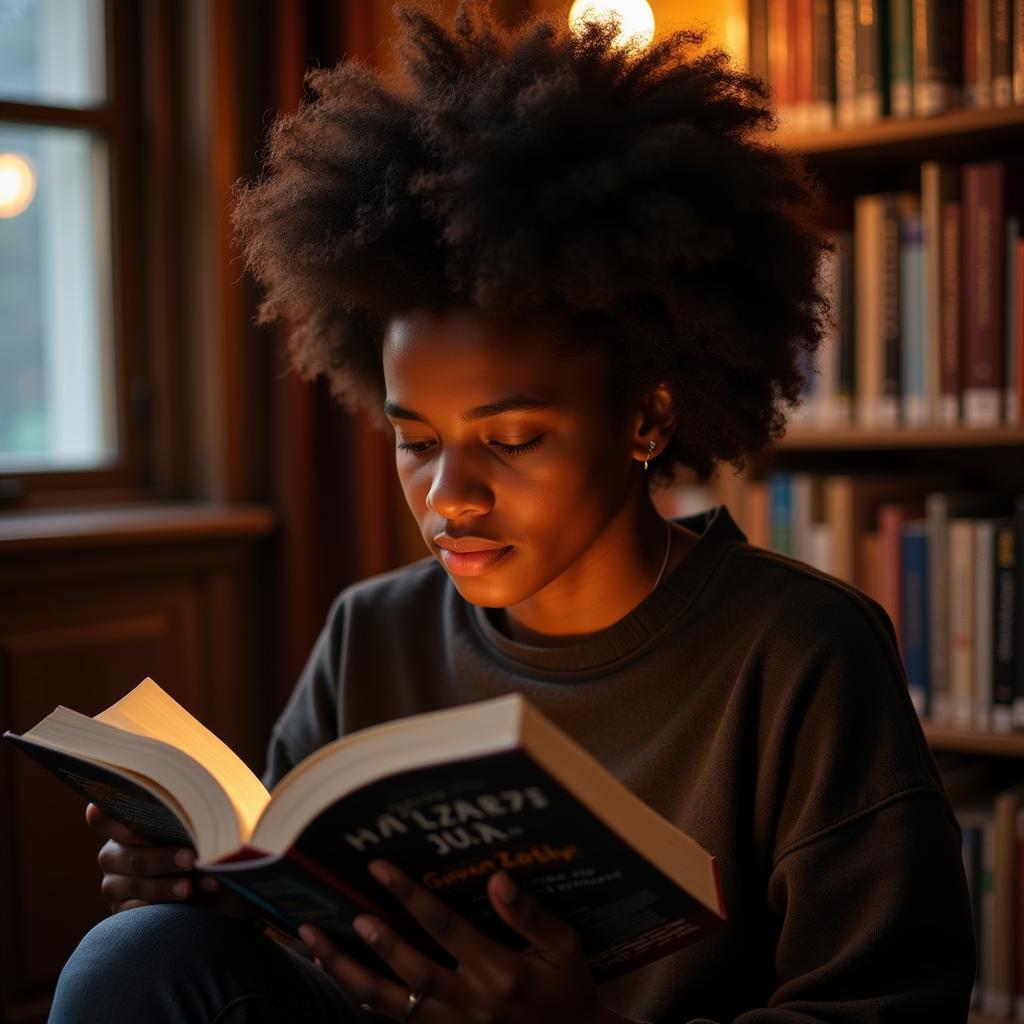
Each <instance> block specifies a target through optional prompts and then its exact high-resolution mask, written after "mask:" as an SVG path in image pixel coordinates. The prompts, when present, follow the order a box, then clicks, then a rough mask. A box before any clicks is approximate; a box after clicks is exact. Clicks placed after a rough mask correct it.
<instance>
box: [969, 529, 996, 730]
mask: <svg viewBox="0 0 1024 1024" xmlns="http://www.w3.org/2000/svg"><path fill="white" fill-rule="evenodd" d="M994 544H995V527H994V523H993V521H992V520H991V519H979V520H977V521H976V522H975V524H974V628H973V630H972V635H973V641H974V642H973V655H974V677H973V679H972V680H971V683H972V691H973V699H974V716H973V722H972V724H973V726H974V728H975V729H979V730H980V731H982V732H988V731H989V730H990V729H991V728H992V703H993V692H992V668H993V665H992V662H993V653H994V652H993V647H992V634H993V594H992V591H993V588H994V586H995V583H994V580H995V566H994V562H993V554H994V551H993V547H994Z"/></svg>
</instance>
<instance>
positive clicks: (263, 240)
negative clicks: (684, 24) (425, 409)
mask: <svg viewBox="0 0 1024 1024" xmlns="http://www.w3.org/2000/svg"><path fill="white" fill-rule="evenodd" d="M394 15H395V18H396V19H397V21H398V23H399V26H400V32H399V35H398V38H397V41H396V45H397V48H398V54H399V57H400V59H401V63H402V66H403V69H404V72H405V74H404V76H396V77H395V78H393V79H388V78H385V77H384V76H382V75H381V74H379V73H377V72H376V71H374V70H372V69H371V68H368V67H367V66H365V65H363V64H361V63H359V62H357V61H353V60H348V61H345V62H343V63H340V64H339V65H337V66H336V67H334V68H331V69H314V70H310V71H309V72H308V73H307V76H306V82H307V85H308V86H309V88H310V90H311V96H310V98H309V99H308V100H307V101H306V102H305V103H304V104H303V105H302V106H301V108H300V109H299V110H298V112H297V113H295V114H291V115H287V116H280V117H278V118H277V120H276V121H275V123H274V124H273V126H272V129H271V132H270V136H269V140H268V144H267V151H266V161H265V166H264V171H263V174H262V176H261V177H260V179H259V180H257V181H254V182H252V183H245V182H240V183H239V184H238V185H237V186H236V188H235V194H234V202H235V205H234V213H233V218H234V226H235V229H236V232H237V235H238V237H239V239H240V241H241V244H242V248H243V251H244V255H245V260H246V263H247V266H248V268H249V269H250V270H251V272H252V273H253V275H254V276H255V277H256V278H257V279H258V281H259V282H260V283H261V284H262V285H263V286H264V288H265V298H264V299H263V301H262V303H261V305H260V310H259V318H258V319H259V322H261V323H269V322H273V321H276V320H279V319H280V320H283V321H284V322H285V323H286V324H287V326H288V329H289V331H290V335H289V350H290V354H291V358H292V362H293V364H294V366H295V367H296V368H297V369H298V370H299V372H300V373H301V374H302V375H303V376H304V377H307V378H313V377H316V376H317V375H320V374H324V375H325V376H326V377H327V379H328V381H329V384H330V388H331V392H332V394H333V395H334V396H335V397H336V398H338V399H340V400H342V401H344V402H345V403H346V404H347V405H348V406H349V407H350V408H356V407H364V408H366V409H368V410H370V411H371V413H372V414H374V415H375V416H376V417H378V418H380V419H381V420H382V419H383V415H382V412H381V406H382V401H383V395H384V380H383V372H382V367H381V344H382V339H383V336H384V331H385V329H386V326H387V323H388V321H389V319H390V318H391V317H393V316H396V315H400V314H403V313H407V312H410V311H412V310H413V309H416V308H430V309H435V310H444V309H447V308H451V307H453V306H455V305H460V304H468V305H473V306H475V307H476V308H478V309H480V310H483V311H492V312H498V313H501V314H503V315H512V316H514V315H517V314H520V313H525V312H529V311H548V312H551V313H553V314H555V315H556V316H557V317H558V318H559V322H561V323H562V324H564V325H566V329H567V331H566V333H567V337H566V341H567V342H569V343H570V344H573V343H575V344H578V345H591V346H593V345H601V346H603V347H605V348H606V349H607V351H608V354H609V356H610V358H611V361H612V365H613V372H612V373H611V374H610V375H609V379H610V380H612V381H614V382H615V383H616V385H617V390H618V392H619V394H620V396H621V394H622V392H623V390H624V389H623V382H627V385H628V389H631V392H632V393H636V392H638V391H642V390H643V389H644V388H647V387H650V386H651V385H653V384H655V383H658V382H663V383H666V384H668V385H669V386H670V389H671V392H672V395H673V401H674V403H675V412H677V413H678V415H679V422H678V426H677V429H676V432H675V436H674V438H673V440H672V442H671V444H670V445H669V446H668V448H667V450H666V451H665V452H664V454H663V455H662V456H661V457H660V458H659V459H658V460H657V462H656V463H653V464H652V466H651V469H652V475H657V476H659V477H661V479H662V481H663V482H664V480H666V479H670V478H671V477H672V476H673V475H674V472H675V469H676V468H677V467H678V466H680V465H682V466H688V467H690V468H691V469H693V470H694V471H695V473H696V475H697V477H698V479H706V478H707V476H709V475H710V474H711V473H712V472H713V470H714V467H715V463H716V462H717V461H728V462H731V463H733V465H734V466H736V467H737V468H742V466H743V465H744V464H745V461H746V459H745V456H746V455H749V454H751V453H753V452H756V451H758V450H759V449H761V448H762V447H764V445H765V444H767V443H768V442H769V441H770V440H772V439H775V438H777V437H779V436H781V435H782V433H783V432H784V429H785V423H786V414H785V411H784V410H783V408H782V406H783V405H786V406H794V405H796V404H798V402H799V400H800V391H801V387H802V384H803V379H804V378H803V375H802V372H801V365H800V364H801V350H805V351H806V352H813V351H814V350H816V349H817V347H818V346H819V344H820V342H821V339H822V336H823V333H824V331H825V327H826V324H827V317H828V316H829V309H828V301H827V298H826V296H825V295H824V294H823V293H822V291H821V290H820V287H821V286H820V282H819V277H818V273H817V268H818V263H819V259H820V257H821V255H822V253H823V252H824V251H825V250H828V249H830V243H829V241H828V239H827V236H826V235H825V233H824V232H823V230H822V229H821V228H820V227H819V226H818V224H819V223H820V221H819V217H818V214H819V212H820V210H821V209H822V203H823V193H822V190H821V188H820V186H819V184H818V183H817V182H816V181H815V180H814V179H813V178H812V177H811V175H810V174H809V173H808V171H807V170H806V168H805V166H804V165H803V163H802V161H801V160H800V159H799V158H798V157H796V156H795V155H793V154H792V153H787V152H784V151H782V150H781V149H779V148H778V147H776V146H774V145H771V144H769V143H768V142H767V141H765V136H764V135H762V136H761V138H757V137H756V135H757V133H758V131H761V132H766V131H770V130H774V129H775V128H777V126H778V122H777V118H776V115H775V113H774V111H773V109H772V107H771V104H770V102H769V97H768V89H767V86H766V85H765V84H764V82H763V81H761V80H760V79H758V78H756V77H754V76H752V75H749V74H746V73H744V72H742V71H740V70H737V69H736V68H735V67H733V66H732V64H731V62H730V57H729V55H728V54H727V53H726V52H725V51H723V50H721V49H704V47H703V44H704V42H705V34H704V32H703V31H701V30H698V29H688V30H682V31H677V32H674V33H673V34H671V35H670V36H668V37H667V38H665V39H663V40H662V41H660V42H658V43H656V44H654V45H652V46H650V47H648V48H646V49H643V48H640V47H639V46H636V45H627V46H621V45H616V42H615V36H616V31H617V25H616V23H615V22H614V21H612V20H608V19H600V20H593V21H588V22H586V23H585V24H584V25H583V26H582V27H579V28H576V29H572V30H570V29H569V28H568V26H567V23H566V22H567V19H565V18H563V19H561V21H560V22H559V21H552V20H549V19H547V18H545V17H542V16H531V17H528V18H525V19H524V20H523V21H522V22H521V23H520V24H519V26H518V27H517V28H515V29H505V28H503V27H501V26H499V25H498V24H497V23H496V21H495V18H494V16H493V14H492V12H491V11H490V9H489V5H488V3H487V0H462V2H461V3H460V5H459V9H458V12H457V14H456V15H455V18H454V21H453V23H452V26H451V28H448V27H446V26H445V25H443V24H442V16H441V14H440V13H439V11H436V10H433V9H431V8H429V7H428V6H427V5H425V4H422V3H402V4H399V5H397V6H396V7H395V9H394Z"/></svg>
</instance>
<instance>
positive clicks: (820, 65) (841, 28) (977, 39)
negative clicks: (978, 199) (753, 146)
mask: <svg viewBox="0 0 1024 1024" xmlns="http://www.w3.org/2000/svg"><path fill="white" fill-rule="evenodd" d="M749 40H750V54H749V66H750V70H751V71H752V72H753V73H754V74H756V75H758V76H759V77H760V78H762V79H764V80H765V81H766V82H767V83H768V84H769V86H770V87H771V90H772V95H773V98H774V100H775V103H776V105H777V107H778V108H779V114H780V119H781V121H782V124H783V125H784V126H785V127H787V128H792V129H793V130H795V131H822V130H827V129H829V128H832V127H839V128H846V127H851V126H853V125H860V124H875V123H877V122H878V121H881V120H882V119H884V118H890V117H891V118H909V117H929V116H932V115H935V114H942V113H945V112H946V111H949V110H954V109H961V108H969V109H985V108H992V107H1008V106H1012V105H1014V104H1018V103H1024V11H1022V5H1021V0H959V2H958V0H750V4H749Z"/></svg>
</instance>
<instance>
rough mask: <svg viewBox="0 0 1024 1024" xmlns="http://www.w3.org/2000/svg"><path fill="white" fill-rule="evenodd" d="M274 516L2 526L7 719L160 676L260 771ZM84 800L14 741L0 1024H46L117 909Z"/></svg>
mask: <svg viewBox="0 0 1024 1024" xmlns="http://www.w3.org/2000/svg"><path fill="white" fill-rule="evenodd" d="M271 534H272V518H271V516H270V514H269V513H268V512H267V511H265V510H263V509H260V508H251V507H245V508H239V507H219V508H217V507H214V508H211V507H200V506H193V507H178V508H148V509H146V508H143V509H133V510H125V511H114V510H105V511H93V512H80V513H74V514H68V515H49V516H47V515H42V516H39V515H37V516H33V517H15V516H11V517H0V725H2V728H5V729H11V730H13V731H15V732H21V731H23V730H25V729H27V728H29V727H31V726H32V725H33V724H35V722H37V721H38V720H39V719H40V718H42V717H43V716H44V715H46V714H47V713H49V712H50V711H52V710H53V708H54V707H55V706H56V705H57V704H66V705H67V706H69V707H72V708H74V709H75V710H78V711H82V712H84V713H86V714H95V713H96V712H98V711H100V710H102V709H103V708H105V707H107V706H108V705H110V704H111V703H113V702H114V701H115V700H117V699H118V698H119V697H121V696H122V695H123V694H124V693H125V692H126V691H127V690H128V689H130V688H131V687H132V686H133V685H134V684H135V683H137V682H139V681H140V680H141V679H143V678H144V677H145V676H147V675H148V676H152V677H153V678H154V679H156V680H157V681H158V682H159V683H160V685H161V686H162V687H164V688H165V689H166V690H168V692H170V693H171V694H172V695H173V696H174V697H175V698H176V699H177V700H178V701H180V702H181V703H182V704H183V705H185V706H186V707H187V708H189V709H190V710H191V711H192V712H193V713H194V714H195V715H196V716H197V717H198V718H199V719H200V720H201V721H203V722H204V723H205V724H206V725H208V726H209V727H210V728H211V729H213V730H214V731H215V732H216V733H217V734H218V735H220V736H221V737H223V738H224V739H225V740H226V741H227V742H228V743H229V745H231V746H232V747H233V748H234V749H235V750H237V751H238V753H239V754H240V755H241V756H242V757H243V758H244V759H245V760H246V761H247V762H248V763H249V764H250V765H252V766H253V767H254V768H255V769H256V770H261V769H262V763H263V751H264V746H265V743H266V737H267V733H268V729H269V725H270V723H271V722H272V720H273V718H274V717H275V715H276V713H277V711H278V709H279V707H280V703H281V699H282V697H281V694H282V692H286V689H287V688H285V691H282V690H281V688H280V687H277V686H275V685H274V680H273V679H272V678H271V677H270V673H269V672H268V666H270V665H271V664H272V663H273V660H274V656H275V652H274V650H273V649H272V646H271V643H270V639H269V638H270V636H271V631H270V630H269V629H268V615H269V612H270V605H269V602H268V600H267V598H268V595H269V594H270V593H271V587H272V579H271V577H270V565H271V562H270V559H269V557H268V556H269V553H270V549H271V543H270V538H271ZM83 808H84V804H83V802H82V800H81V799H80V798H79V797H78V796H76V795H75V794H74V793H72V792H70V791H69V790H67V789H66V787H64V786H63V785H61V784H60V783H59V782H57V781H56V780H55V779H53V778H52V777H51V776H50V775H49V774H48V773H46V772H45V771H43V769H41V768H40V767H38V766H37V765H35V764H34V763H33V762H32V761H30V760H29V759H28V758H26V757H24V756H23V755H21V754H18V753H17V752H15V751H14V750H13V748H9V747H8V746H7V745H3V746H2V747H0V962H2V963H3V964H4V970H3V971H0V978H2V982H0V985H2V988H0V1020H3V1021H5V1022H7V1021H16V1020H17V1021H28V1020H36V1019H43V1018H44V1017H45V1012H46V1008H47V1005H48V998H49V993H50V991H52V986H53V982H54V980H55V979H56V976H57V974H58V973H59V971H60V968H61V966H62V965H63V963H64V961H65V960H66V959H67V956H68V954H69V953H70V952H71V950H72V949H73V948H74V946H75V945H76V943H77V942H78V940H79V939H80V938H81V936H82V934H84V932H85V931H87V930H88V928H89V927H91V925H92V924H94V923H95V922H96V921H98V920H99V919H100V918H102V917H103V916H104V915H105V914H106V913H107V908H106V905H105V904H104V903H103V901H102V899H101V897H100V893H99V877H100V876H99V870H98V867H97V864H96V854H97V852H98V850H99V846H100V843H99V840H98V838H97V837H96V836H95V835H94V834H93V833H91V832H90V831H89V829H88V828H87V826H86V825H85V822H84V820H83V817H82V812H83Z"/></svg>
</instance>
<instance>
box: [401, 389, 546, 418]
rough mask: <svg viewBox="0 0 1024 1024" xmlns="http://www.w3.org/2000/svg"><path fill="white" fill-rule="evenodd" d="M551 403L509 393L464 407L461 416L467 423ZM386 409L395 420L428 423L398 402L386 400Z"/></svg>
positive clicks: (543, 406)
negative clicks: (486, 401) (471, 407)
mask: <svg viewBox="0 0 1024 1024" xmlns="http://www.w3.org/2000/svg"><path fill="white" fill-rule="evenodd" d="M551 407H552V406H551V403H550V402H545V401H544V399H542V398H537V397H535V396H533V395H509V396H508V397H507V398H501V399H499V400H498V401H497V402H489V403H488V404H487V405H478V406H477V407H476V408H475V409H463V411H462V412H460V413H459V418H460V419H462V420H464V421H465V422H467V423H471V422H472V421H473V420H485V419H487V418H488V417H490V416H500V415H501V414H502V413H506V412H532V411H534V410H536V409H550V408H551ZM384 411H385V412H386V413H387V414H388V416H390V417H391V418H392V419H394V420H418V421H419V422H420V423H426V422H427V420H426V417H425V416H421V415H420V414H419V413H418V412H413V411H412V410H411V409H406V408H404V407H403V406H401V405H398V404H397V403H396V402H390V401H386V402H385V403H384Z"/></svg>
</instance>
